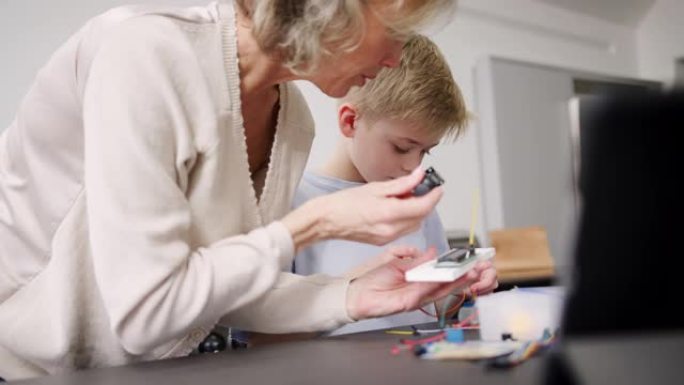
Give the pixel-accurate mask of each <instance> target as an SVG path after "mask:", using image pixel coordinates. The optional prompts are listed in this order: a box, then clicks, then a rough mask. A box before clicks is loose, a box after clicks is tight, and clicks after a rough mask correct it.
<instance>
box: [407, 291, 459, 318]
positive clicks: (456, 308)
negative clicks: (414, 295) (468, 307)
mask: <svg viewBox="0 0 684 385" xmlns="http://www.w3.org/2000/svg"><path fill="white" fill-rule="evenodd" d="M449 295H450V296H453V294H449ZM465 299H466V294H465V293H463V297H462V298H461V300H460V301H459V302H458V303H457V304H456V305H454V306H452V307H451V308H450V309H449V310H447V311H446V312H443V314H449V313H454V312H455V311H457V310H458V309H460V308H461V306H462V305H463V303H464V302H465ZM434 306H435V309H436V308H437V305H436V304H435V305H434ZM418 310H420V311H421V312H422V313H423V314H426V315H428V316H430V317H435V318H437V319H439V318H440V315H438V314H432V313H430V312H428V311H427V310H425V309H423V308H422V307H421V308H419V309H418ZM452 316H453V314H452Z"/></svg>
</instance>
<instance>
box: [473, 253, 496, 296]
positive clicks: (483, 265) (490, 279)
mask: <svg viewBox="0 0 684 385" xmlns="http://www.w3.org/2000/svg"><path fill="white" fill-rule="evenodd" d="M473 270H474V271H475V272H476V273H477V279H476V281H475V283H473V284H472V285H470V287H469V290H470V293H472V294H475V295H484V294H489V293H491V292H493V291H494V290H495V289H496V288H497V287H499V281H498V280H497V278H496V277H497V274H496V269H495V268H494V265H492V262H491V261H480V262H478V263H477V265H475V268H474V269H473Z"/></svg>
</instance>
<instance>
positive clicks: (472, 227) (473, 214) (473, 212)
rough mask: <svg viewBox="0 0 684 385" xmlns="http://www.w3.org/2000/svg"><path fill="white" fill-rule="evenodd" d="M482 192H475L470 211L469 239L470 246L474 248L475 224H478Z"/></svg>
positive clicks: (476, 190)
mask: <svg viewBox="0 0 684 385" xmlns="http://www.w3.org/2000/svg"><path fill="white" fill-rule="evenodd" d="M479 198H480V192H479V189H477V188H476V189H475V191H473V203H472V204H473V207H471V211H470V237H469V238H468V245H469V246H472V245H474V243H475V223H476V222H477V206H478V205H479V201H478V200H479Z"/></svg>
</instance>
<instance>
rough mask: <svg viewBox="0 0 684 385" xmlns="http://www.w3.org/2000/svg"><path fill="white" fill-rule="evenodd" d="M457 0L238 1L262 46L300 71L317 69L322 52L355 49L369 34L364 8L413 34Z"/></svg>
mask: <svg viewBox="0 0 684 385" xmlns="http://www.w3.org/2000/svg"><path fill="white" fill-rule="evenodd" d="M456 1H457V0H235V2H236V3H237V5H238V6H239V7H240V9H241V10H242V11H243V13H245V14H246V15H247V17H249V18H250V19H251V21H252V24H253V30H252V33H253V35H254V38H255V39H256V41H257V44H259V47H260V48H261V49H262V51H264V52H266V53H270V54H277V55H279V57H280V58H281V60H282V61H283V64H284V66H285V67H287V68H289V69H290V70H292V71H293V72H294V73H297V74H305V73H311V72H313V71H314V70H315V69H316V68H317V65H318V63H319V62H320V59H321V57H323V56H328V55H332V53H333V52H339V51H349V50H353V49H354V48H355V47H357V46H358V44H359V43H360V42H361V39H362V38H363V33H364V28H365V26H364V10H365V9H366V7H369V6H370V7H372V8H371V9H372V10H373V11H375V13H376V14H377V15H378V16H379V17H380V19H381V20H382V21H383V22H384V24H385V25H386V26H387V27H388V28H389V30H390V32H391V33H392V34H393V35H395V36H397V37H399V38H401V37H405V36H409V35H412V34H413V33H415V31H416V30H418V29H419V28H422V27H424V26H426V25H427V23H428V22H429V21H431V20H433V19H434V18H435V17H436V16H437V15H440V14H445V13H450V12H451V11H453V9H454V8H455V5H456Z"/></svg>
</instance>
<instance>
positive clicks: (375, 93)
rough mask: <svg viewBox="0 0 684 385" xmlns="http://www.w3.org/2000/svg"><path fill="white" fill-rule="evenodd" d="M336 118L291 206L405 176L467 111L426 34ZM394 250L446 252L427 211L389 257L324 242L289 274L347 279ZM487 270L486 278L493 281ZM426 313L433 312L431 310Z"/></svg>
mask: <svg viewBox="0 0 684 385" xmlns="http://www.w3.org/2000/svg"><path fill="white" fill-rule="evenodd" d="M337 118H338V124H339V128H340V131H341V133H342V136H343V138H342V139H341V140H340V142H339V143H338V146H337V148H336V149H335V151H334V153H333V154H332V156H331V158H330V159H329V161H328V162H327V163H326V164H325V165H323V167H321V168H320V169H319V170H317V171H316V172H306V173H305V174H304V177H303V178H302V181H301V183H300V185H299V189H298V191H297V194H296V196H295V201H294V206H295V207H298V206H300V205H302V204H303V203H304V202H306V201H307V200H310V199H313V198H315V197H317V196H320V195H324V194H330V193H333V192H336V191H339V190H342V189H346V188H350V187H355V186H359V185H361V184H363V183H367V182H375V181H384V180H389V179H393V178H397V177H400V176H403V175H406V174H408V173H410V172H411V171H412V170H413V169H415V168H416V167H418V166H419V165H420V164H421V161H422V160H423V157H424V156H425V154H429V152H430V149H432V148H433V147H434V146H436V145H437V144H438V143H439V142H440V141H441V140H442V139H445V138H447V139H455V138H457V137H458V136H459V135H460V134H461V133H462V132H463V130H464V128H465V126H466V124H467V121H468V112H467V110H466V107H465V104H464V101H463V97H462V95H461V92H460V90H459V88H458V86H457V85H456V83H455V82H454V79H453V77H452V75H451V71H450V70H449V67H448V64H447V63H446V61H445V59H444V57H443V56H442V55H441V53H440V52H439V49H438V48H437V46H436V45H435V44H434V43H432V42H431V41H430V40H429V39H428V38H426V37H423V36H415V37H413V38H411V39H410V40H409V41H408V42H407V44H406V46H405V48H404V51H403V56H402V60H401V65H400V67H399V68H394V69H383V70H382V71H381V72H380V73H379V74H378V76H377V78H375V79H374V80H371V81H369V82H368V83H367V84H366V85H365V86H364V87H362V88H355V89H352V91H350V92H349V94H348V95H347V96H346V97H344V98H342V99H341V100H340V101H339V108H338V116H337ZM398 245H408V246H411V247H414V248H416V249H418V250H426V249H427V248H428V247H431V246H432V247H436V248H437V252H438V254H439V253H441V252H444V251H446V250H448V248H449V246H448V244H447V240H446V237H445V234H444V230H443V228H442V223H441V221H440V219H439V217H438V215H437V212H433V213H432V214H431V215H430V216H429V217H428V218H427V219H426V220H425V221H424V222H423V224H422V227H421V228H420V230H418V231H416V232H414V233H412V234H409V235H407V236H405V237H403V238H400V239H398V240H397V241H395V242H392V243H391V244H390V245H387V246H389V247H390V249H389V250H390V251H389V252H386V251H385V250H387V246H385V247H377V246H372V245H368V244H364V243H357V242H349V241H342V240H332V241H325V242H321V243H318V244H316V245H314V246H313V247H310V248H308V249H307V250H305V251H303V252H301V253H299V254H298V255H297V256H296V257H295V262H294V272H295V273H297V274H303V275H310V274H317V273H325V274H328V275H338V276H339V275H353V274H354V273H349V272H350V270H353V269H359V265H361V266H363V264H366V265H368V264H372V263H378V262H377V261H378V257H377V256H378V255H380V254H383V252H384V254H385V255H389V258H391V257H392V254H399V255H400V254H401V253H402V252H405V251H406V249H405V248H404V249H402V248H397V246H398ZM386 258H387V257H386ZM492 273H493V272H490V274H488V278H491V279H490V280H492V281H493V282H495V278H492V277H491V275H492ZM490 286H491V285H490ZM484 289H485V290H486V291H491V289H493V288H492V287H486V288H484ZM426 309H429V310H428V311H429V312H431V313H434V310H433V309H432V306H430V307H429V308H426ZM431 321H435V318H434V317H430V316H428V315H426V314H423V313H421V312H419V311H414V312H411V313H403V314H397V315H393V316H389V317H384V318H380V319H372V320H365V321H361V322H357V323H354V324H349V325H346V326H344V327H342V328H340V329H338V330H336V331H334V332H333V333H332V334H345V333H351V332H359V331H363V330H371V329H380V328H387V327H392V326H400V325H410V324H417V323H425V322H431Z"/></svg>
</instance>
